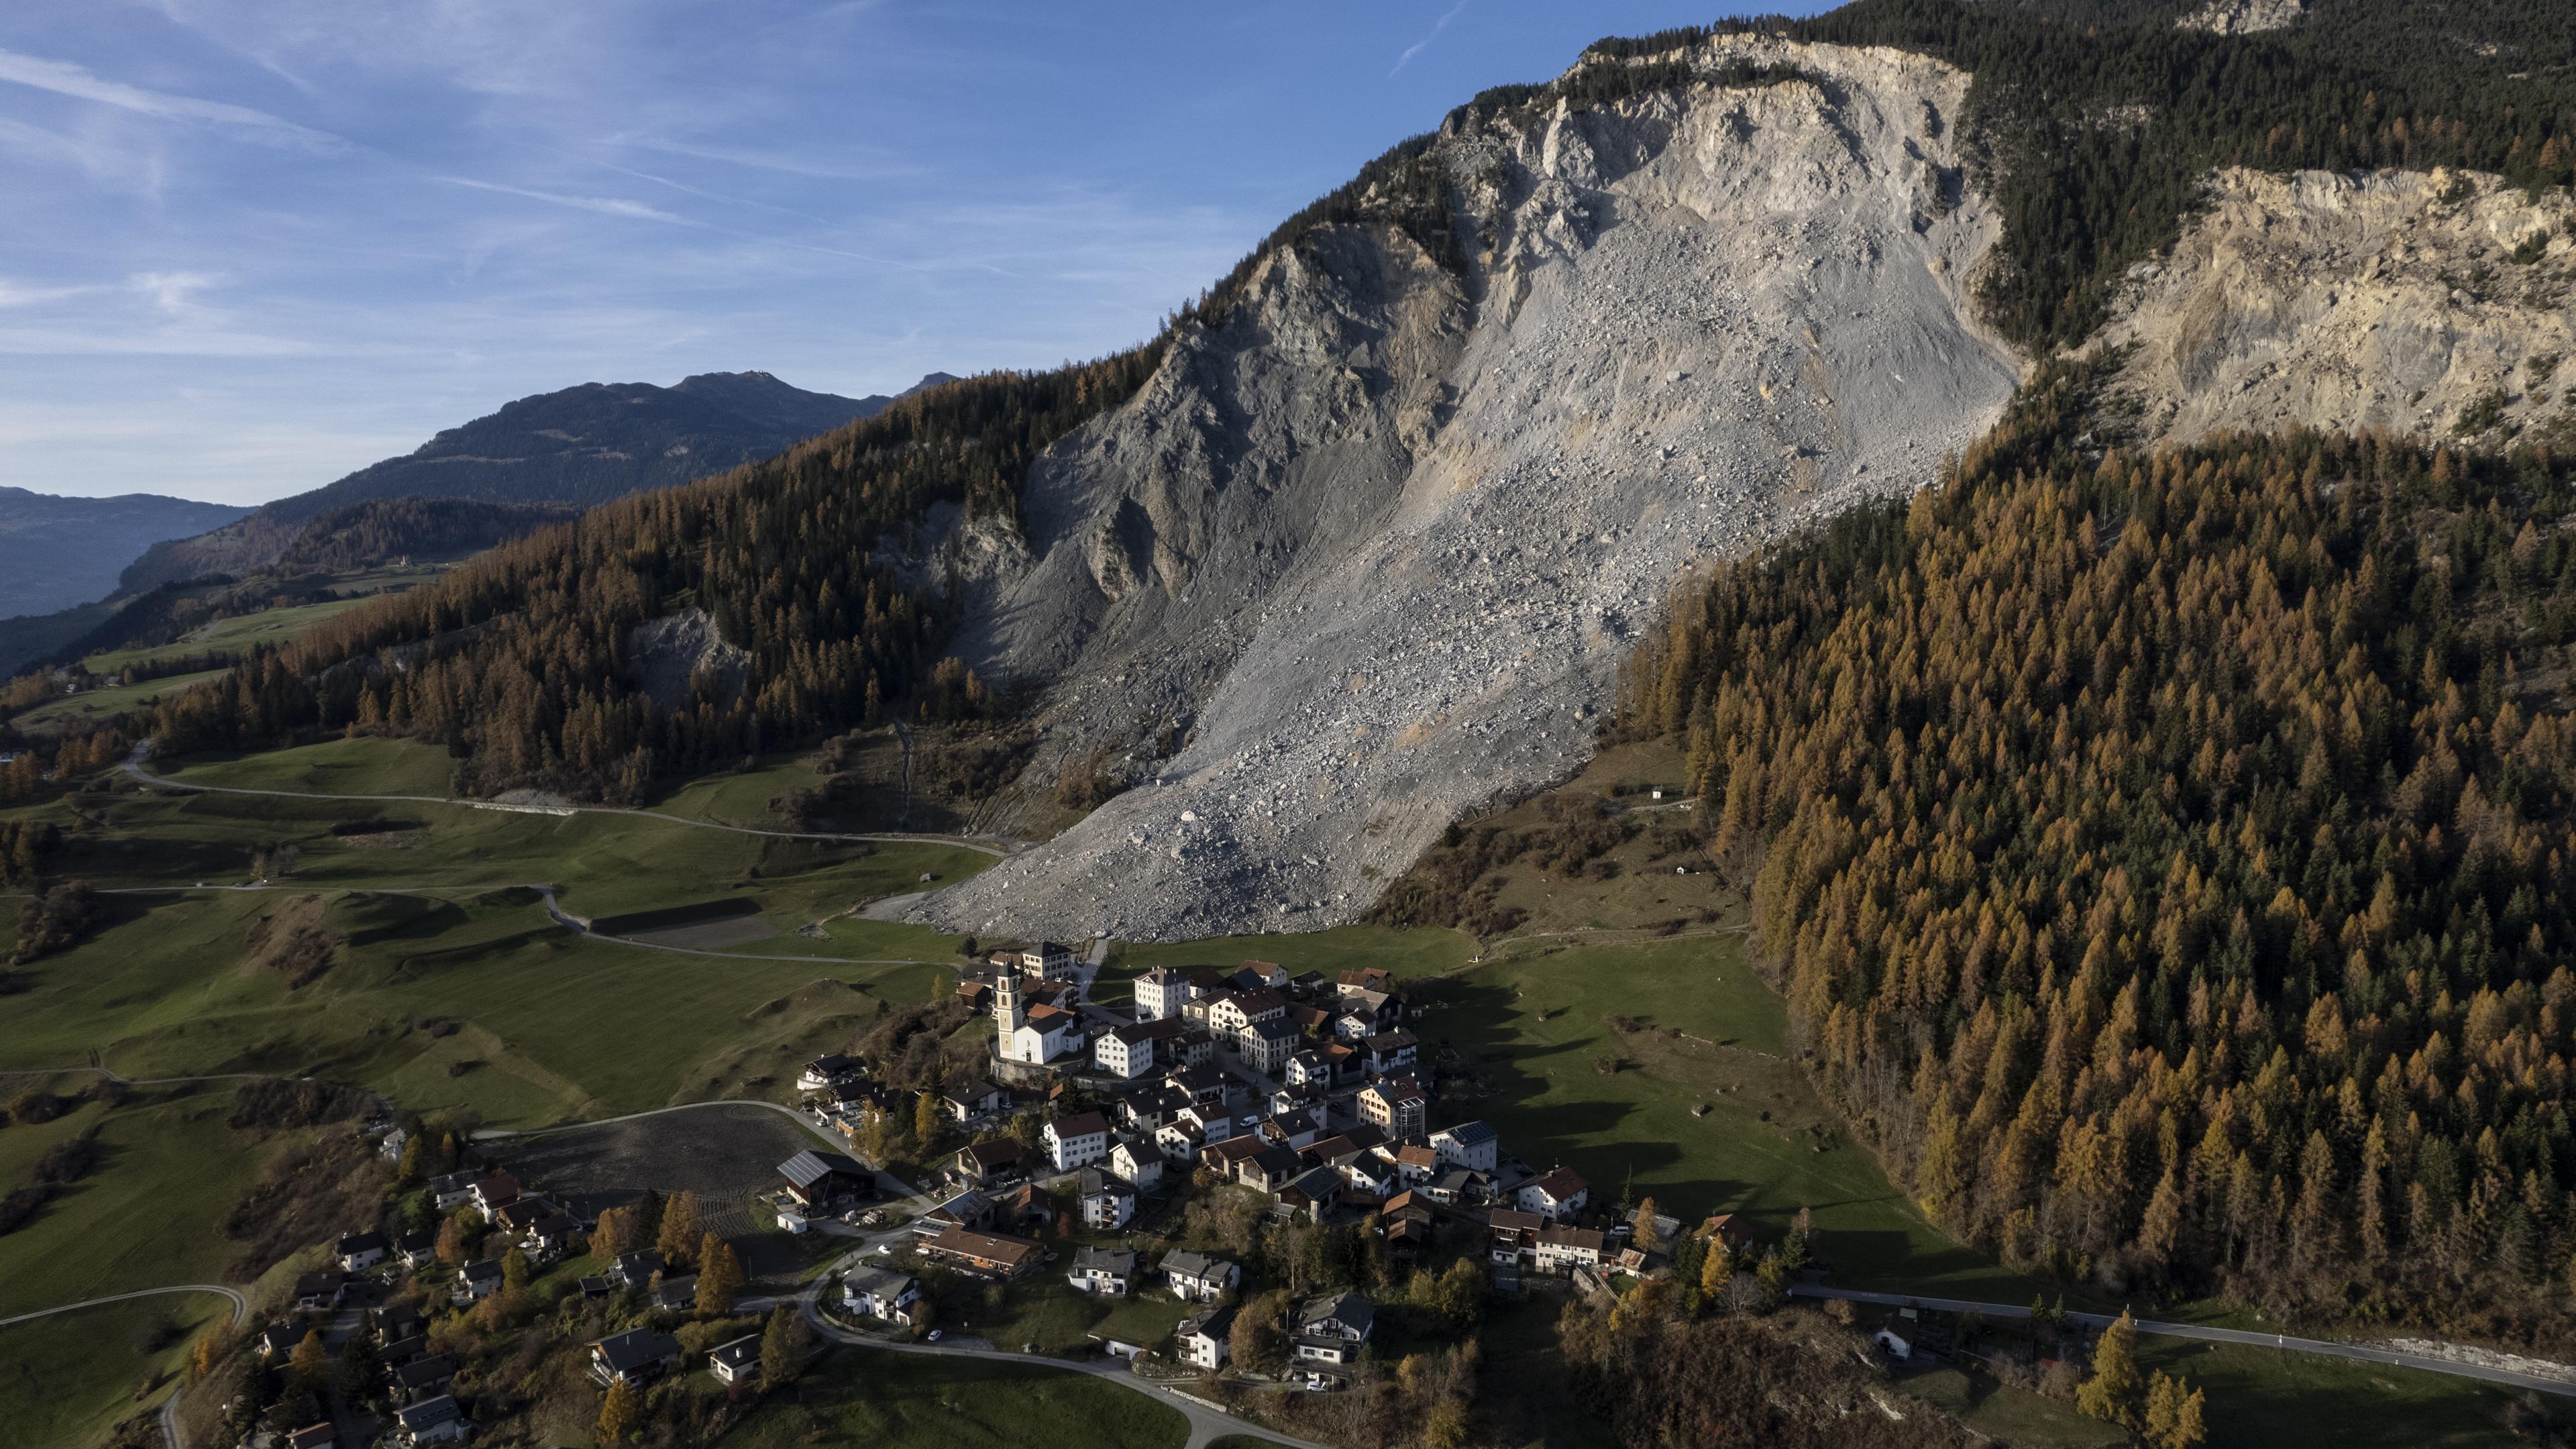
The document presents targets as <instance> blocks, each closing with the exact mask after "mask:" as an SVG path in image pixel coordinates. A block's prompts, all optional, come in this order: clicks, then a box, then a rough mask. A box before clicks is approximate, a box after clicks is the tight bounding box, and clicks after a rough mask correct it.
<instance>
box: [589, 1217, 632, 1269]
mask: <svg viewBox="0 0 2576 1449" xmlns="http://www.w3.org/2000/svg"><path fill="white" fill-rule="evenodd" d="M637 1240H638V1234H637V1225H636V1221H635V1209H633V1208H631V1207H613V1208H602V1209H600V1213H599V1226H597V1227H596V1228H593V1229H592V1230H591V1234H590V1250H591V1252H593V1253H595V1254H597V1255H598V1256H599V1257H602V1258H605V1259H608V1260H609V1261H611V1262H614V1261H615V1260H617V1259H618V1258H621V1257H624V1256H625V1255H626V1254H628V1253H631V1252H633V1251H635V1245H636V1242H637Z"/></svg>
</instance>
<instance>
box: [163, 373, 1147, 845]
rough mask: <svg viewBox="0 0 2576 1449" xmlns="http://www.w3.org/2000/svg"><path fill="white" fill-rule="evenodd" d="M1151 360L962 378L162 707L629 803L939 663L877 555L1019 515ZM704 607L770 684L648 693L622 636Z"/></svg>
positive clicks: (234, 728)
mask: <svg viewBox="0 0 2576 1449" xmlns="http://www.w3.org/2000/svg"><path fill="white" fill-rule="evenodd" d="M1157 355H1158V353H1157V351H1156V349H1154V348H1143V349H1138V350H1136V351H1133V352H1127V353H1122V354H1120V355H1118V356H1116V357H1112V358H1109V359H1106V360H1103V361H1100V362H1096V363H1089V364H1084V365H1080V366H1068V367H1065V368H1062V369H1059V370H1057V371H1054V372H1049V373H1040V374H1019V373H995V374H991V375H988V376H984V377H979V378H973V379H970V380H967V381H964V382H958V383H951V384H949V385H947V386H945V387H942V388H938V389H935V390H933V391H930V392H927V393H921V394H916V395H913V396H909V397H906V398H904V399H903V400H901V401H898V402H897V403H895V404H894V405H893V406H892V407H890V408H888V409H887V410H886V411H885V412H883V413H880V414H878V415H877V416H876V417H873V418H868V419H863V420H861V421H859V422H856V423H853V424H851V425H849V426H847V427H845V428H842V429H840V430H839V431H837V432H834V433H832V434H830V435H828V436H825V437H822V438H817V439H815V440H813V441H811V442H808V443H804V444H801V445H799V446H797V447H795V448H792V449H790V450H788V451H787V452H785V453H783V454H781V455H779V456H778V457H776V458H773V459H770V460H768V461H766V462H763V463H758V464H753V465H750V466H748V467H744V468H738V469H735V470H733V471H732V472H730V473H727V474H725V475H723V476H720V477H716V478H710V479H705V480H702V481H700V482H697V483H692V484H688V485H686V486H683V487H679V488H672V489H665V490H663V491H661V492H657V493H646V494H639V495H636V496H633V497H630V498H625V499H621V500H619V501H617V502H615V503H611V504H608V505H606V506H604V507H601V508H598V509H594V510H592V511H591V512H589V513H587V514H585V515H583V516H582V518H581V519H580V520H579V521H578V522H577V523H574V524H570V525H567V526H562V527H557V528H551V529H547V530H545V531H542V532H539V533H537V534H535V535H533V536H530V537H527V538H524V539H520V540H518V541H516V542H513V543H508V544H504V545H502V546H501V547H499V548H497V549H494V550H492V551H491V552H489V553H487V554H483V555H481V556H479V557H477V558H475V559H473V560H471V561H469V562H467V563H465V564H463V565H460V566H459V567H457V568H456V569H454V570H452V571H450V572H449V573H447V574H446V575H444V576H442V577H441V578H440V579H439V580H438V581H437V582H436V583H433V584H429V585H425V586H423V587H421V588H418V589H415V590H413V591H411V592H409V593H406V594H402V595H399V596H397V597H394V598H391V599H387V600H385V601H384V602H382V603H379V604H375V605H372V606H370V607H368V608H365V609H361V610H358V611H354V612H352V613H350V614H349V615H347V616H345V617H344V618H342V619H340V620H335V621H333V622H332V623H331V624H330V625H328V626H325V627H324V628H322V629H320V630H317V631H316V632H315V633H314V634H313V635H311V636H308V637H307V638H306V639H304V640H301V641H299V642H298V643H297V644H295V645H294V646H293V647H291V648H289V649H287V650H284V651H282V652H271V653H264V654H262V655H261V656H260V657H259V658H257V659H256V660H253V661H251V662H250V663H248V664H245V665H243V666H242V667H240V668H238V669H236V670H235V671H234V672H233V673H232V674H231V675H230V676H228V677H227V678H226V679H224V680H222V681H220V682H219V683H217V684H214V685H210V686H207V687H204V688H201V689H198V690H195V691H193V692H191V693H189V694H186V695H183V696H180V697H178V698H176V699H173V700H171V701H169V702H167V703H166V704H164V705H163V706H162V707H161V710H160V713H159V715H158V716H157V718H156V720H155V722H154V725H153V728H154V730H155V732H156V733H157V734H158V735H159V736H160V738H161V740H162V742H163V745H164V746H165V747H166V748H170V749H175V750H186V749H191V748H197V747H201V746H206V745H217V744H225V745H229V744H236V743H256V742H267V741H272V740H277V739H281V738H285V737H289V736H291V735H292V734H293V733H294V732H296V731H298V730H308V731H309V730H314V729H322V730H336V729H340V728H342V727H344V726H347V725H350V724H358V725H363V726H369V727H383V728H388V729H392V730H395V731H398V732H407V733H413V734H418V735H421V736H424V737H427V738H430V739H434V740H438V741H440V742H442V743H444V744H446V745H448V746H449V747H450V748H451V749H453V750H455V751H456V752H457V753H458V754H460V755H463V756H467V757H468V764H467V766H466V767H465V769H464V771H463V773H462V776H461V778H462V779H463V780H464V782H465V783H466V785H467V786H468V787H469V788H492V789H499V788H506V787H508V786H512V785H545V786H550V787H554V788H559V789H567V790H573V791H577V792H580V793H583V794H590V795H597V794H603V793H604V794H614V795H619V796H621V797H631V796H633V795H634V794H636V793H637V792H639V791H640V790H642V789H643V787H644V785H645V783H646V782H647V781H649V780H651V779H653V778H655V777H656V776H658V775H663V774H667V773H670V772H673V771H679V770H689V769H696V768H702V767H704V766H707V765H709V764H713V763H717V762H720V761H727V760H732V759H735V758H738V757H740V756H741V755H742V754H744V753H745V752H747V751H756V750H758V749H760V748H761V747H762V742H763V741H764V740H769V741H773V742H784V741H787V740H791V739H795V738H800V737H804V736H810V735H812V734H814V733H815V732H818V731H822V730H828V729H834V728H840V727H843V726H847V725H852V724H857V723H860V722H863V721H867V720H871V719H873V718H874V717H875V715H876V712H877V711H878V710H879V708H880V707H881V706H882V704H883V703H884V702H885V701H887V700H889V699H892V698H894V697H895V696H896V695H898V694H902V693H907V692H909V691H910V690H911V689H912V688H913V687H914V685H915V684H916V683H917V682H918V681H920V680H921V679H922V678H923V676H924V675H925V674H928V673H930V672H931V671H930V669H929V666H930V664H931V657H932V656H931V651H932V650H933V649H934V648H935V646H936V645H937V644H938V642H939V641H940V640H941V639H942V638H943V637H944V636H945V632H946V629H947V627H948V623H949V621H950V619H951V617H952V615H951V612H950V610H951V605H950V603H949V601H948V600H947V599H945V598H944V597H941V596H940V595H938V594H937V593H935V592H933V593H927V594H925V593H924V592H922V591H920V590H919V589H916V588H908V587H906V586H905V585H904V583H903V582H902V581H901V580H900V579H899V578H898V577H897V575H896V574H895V573H894V572H892V571H891V570H890V569H889V568H887V567H886V566H885V565H883V564H881V563H879V562H877V561H875V560H874V559H872V557H871V551H872V550H874V549H876V548H877V547H878V546H879V545H880V543H881V542H882V541H883V540H884V539H885V538H886V537H887V536H888V535H890V534H894V533H898V532H900V531H901V530H902V529H904V528H905V527H906V526H907V525H909V524H910V523H912V522H913V521H914V520H916V519H918V518H919V517H921V515H922V514H923V512H924V511H925V510H927V509H928V508H929V506H930V505H931V504H933V503H935V502H950V503H956V504H960V505H963V506H964V507H965V508H966V509H967V510H969V511H970V512H973V511H982V512H987V513H990V512H1000V513H1003V514H1005V515H1007V514H1008V513H1009V512H1010V510H1011V509H1012V508H1013V507H1014V506H1015V504H1014V498H1015V489H1016V487H1017V482H1018V479H1019V477H1020V475H1021V473H1022V472H1023V471H1024V470H1025V469H1026V468H1027V466H1028V461H1029V459H1030V458H1031V457H1032V456H1033V455H1034V454H1035V453H1036V451H1037V450H1038V449H1040V448H1042V447H1044V446H1045V445H1046V444H1047V443H1049V442H1051V441H1053V440H1054V439H1055V438H1057V437H1059V436H1061V435H1062V434H1064V433H1065V432H1067V431H1069V430H1070V429H1072V428H1074V427H1076V426H1078V425H1079V424H1080V423H1081V422H1082V421H1083V420H1084V419H1086V418H1088V417H1090V416H1092V415H1093V414H1094V413H1096V412H1098V411H1099V410H1100V409H1102V408H1104V407H1108V406H1111V405H1113V404H1114V403H1116V402H1117V401H1119V400H1120V399H1122V398H1124V397H1125V396H1127V394H1128V393H1130V392H1132V391H1133V390H1134V389H1135V387H1136V385H1137V384H1138V383H1139V382H1140V381H1141V380H1142V379H1143V378H1144V377H1145V376H1146V375H1147V374H1148V373H1149V372H1151V370H1152V368H1153V365H1154V362H1155V359H1156V357H1157ZM688 607H696V608H701V609H704V610H705V611H707V612H708V613H709V614H711V615H712V616H713V618H714V620H715V622H716V624H717V627H718V628H719V630H720V631H721V633H722V635H723V637H724V638H725V639H726V640H727V641H728V642H730V643H733V644H735V645H737V646H739V647H741V648H743V649H745V650H747V651H749V654H750V660H751V665H752V669H751V675H750V677H751V679H752V681H753V683H752V685H751V687H750V688H749V689H748V690H746V691H744V692H743V693H741V694H740V695H737V696H728V695H726V694H724V693H723V692H722V691H721V690H719V689H717V688H716V687H715V685H714V684H713V682H712V681H702V682H701V684H700V687H699V688H698V689H697V690H696V691H695V693H694V694H693V697H692V699H691V700H690V701H689V702H688V703H687V704H686V705H684V706H683V707H681V708H679V709H677V710H674V711H671V712H668V713H665V712H663V711H660V710H657V709H655V708H653V707H652V706H651V705H650V704H649V703H648V702H647V701H646V700H645V698H644V697H643V696H642V695H641V694H639V693H637V692H636V691H635V689H634V688H633V685H632V675H631V673H630V671H629V668H628V666H629V664H630V663H631V661H630V660H629V659H628V657H627V654H628V649H627V634H628V631H629V630H631V629H632V628H634V627H635V626H636V625H638V624H641V623H643V622H645V621H647V620H650V619H655V618H659V617H661V616H663V615H665V614H667V613H669V612H672V611H674V610H677V609H681V608H688ZM379 651H399V653H400V657H401V658H402V659H403V662H404V667H402V668H400V669H395V668H388V667H385V662H384V658H383V657H380V655H379ZM932 684H933V690H934V693H935V696H936V697H935V699H934V701H933V704H932V712H934V713H939V714H956V713H972V712H975V711H977V710H979V709H982V708H984V707H986V702H985V701H984V700H983V698H982V697H981V695H980V692H979V691H977V690H975V689H974V688H973V687H972V681H970V680H967V679H965V678H963V677H962V676H960V677H956V678H953V679H950V678H942V679H936V680H933V681H932Z"/></svg>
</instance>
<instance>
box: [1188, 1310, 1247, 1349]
mask: <svg viewBox="0 0 2576 1449" xmlns="http://www.w3.org/2000/svg"><path fill="white" fill-rule="evenodd" d="M1233 1331H1234V1309H1233V1308H1232V1307H1231V1306H1228V1307H1224V1308H1211V1309H1209V1310H1208V1311H1207V1312H1205V1313H1202V1314H1200V1315H1198V1316H1197V1317H1196V1318H1184V1319H1182V1320H1181V1329H1180V1332H1181V1337H1183V1338H1194V1337H1197V1336H1198V1335H1200V1334H1205V1335H1206V1336H1208V1337H1209V1338H1213V1339H1215V1340H1216V1341H1217V1342H1219V1343H1223V1342H1225V1340H1226V1335H1228V1334H1230V1333H1232V1332H1233Z"/></svg>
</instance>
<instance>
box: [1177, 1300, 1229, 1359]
mask: <svg viewBox="0 0 2576 1449" xmlns="http://www.w3.org/2000/svg"><path fill="white" fill-rule="evenodd" d="M1233 1339H1234V1310H1233V1309H1231V1308H1217V1309H1211V1310H1210V1311H1208V1312H1206V1313H1202V1314H1200V1315H1198V1316H1197V1317H1195V1318H1184V1319H1182V1320H1181V1327H1180V1331H1179V1332H1178V1333H1176V1334H1174V1335H1173V1336H1172V1343H1173V1347H1174V1349H1175V1350H1176V1351H1177V1352H1178V1354H1179V1356H1180V1360H1181V1362H1183V1363H1185V1364H1188V1365H1190V1366H1191V1367H1192V1368H1201V1369H1206V1370H1207V1371H1208V1372H1210V1373H1214V1372H1216V1371H1217V1370H1218V1369H1221V1368H1223V1367H1225V1361H1226V1359H1227V1357H1228V1356H1229V1355H1231V1354H1232V1353H1233V1351H1234V1342H1233Z"/></svg>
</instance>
